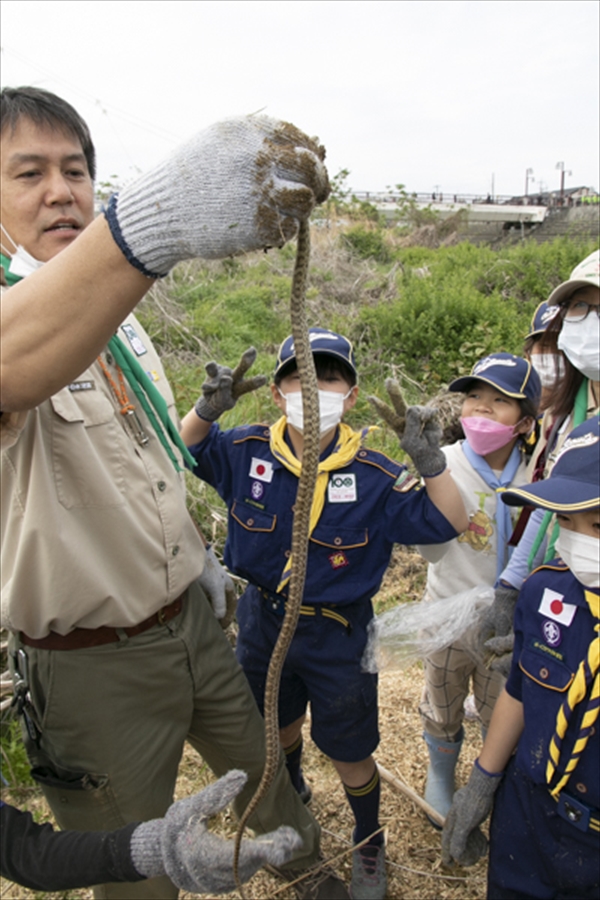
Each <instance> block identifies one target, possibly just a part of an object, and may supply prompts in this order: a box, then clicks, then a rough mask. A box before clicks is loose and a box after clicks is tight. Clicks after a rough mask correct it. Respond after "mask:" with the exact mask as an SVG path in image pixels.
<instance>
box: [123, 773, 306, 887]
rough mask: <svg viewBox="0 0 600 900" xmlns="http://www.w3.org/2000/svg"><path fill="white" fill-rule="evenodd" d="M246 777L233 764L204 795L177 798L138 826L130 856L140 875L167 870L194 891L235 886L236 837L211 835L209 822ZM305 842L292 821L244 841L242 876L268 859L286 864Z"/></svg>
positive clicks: (174, 879)
mask: <svg viewBox="0 0 600 900" xmlns="http://www.w3.org/2000/svg"><path fill="white" fill-rule="evenodd" d="M246 780H247V775H246V773H245V772H241V771H239V770H238V769H232V771H231V772H228V773H227V775H225V776H223V778H220V779H219V780H218V781H216V782H215V783H214V784H211V785H209V787H207V788H205V789H204V790H203V791H200V793H199V794H196V795H195V796H193V797H187V798H186V799H185V800H179V801H178V802H177V803H173V804H172V805H171V806H170V807H169V809H168V810H167V812H166V815H165V816H164V818H162V819H152V820H151V821H150V822H142V824H141V825H138V827H137V828H136V829H135V831H134V832H133V834H132V835H131V845H130V849H131V861H132V862H133V865H134V866H135V868H136V869H137V870H138V872H139V873H140V875H144V876H145V877H146V878H155V877H156V876H157V875H168V876H169V878H170V879H171V881H172V882H173V883H174V884H175V885H177V887H178V888H181V890H184V891H190V892H191V893H192V894H210V895H213V894H225V893H227V892H229V891H233V890H235V887H236V884H235V880H234V877H233V848H234V841H233V840H230V841H228V840H225V839H224V838H221V837H218V836H217V835H216V834H212V833H211V832H210V831H208V829H207V827H206V822H207V820H208V819H209V818H210V817H211V816H213V815H215V814H216V813H218V812H219V811H220V810H222V809H224V808H225V807H226V806H227V805H228V804H229V803H231V801H232V800H233V799H234V797H236V796H237V795H238V794H239V792H240V791H241V790H242V788H243V787H244V785H245V783H246ZM301 846H302V839H301V838H300V836H299V835H298V833H297V832H296V831H294V829H293V828H290V827H289V826H287V825H282V826H281V827H280V828H278V829H277V831H272V832H270V833H269V834H265V835H262V836H261V837H259V838H256V839H255V840H243V841H242V844H241V849H240V859H239V875H240V880H241V881H242V882H244V881H248V879H249V878H251V877H252V876H253V875H254V873H255V872H256V871H257V870H258V869H260V868H261V866H263V865H265V863H270V864H271V865H275V866H279V865H282V864H283V863H286V862H287V861H288V860H289V859H290V858H291V857H292V856H293V854H294V853H295V851H296V850H298V849H299V848H300V847H301Z"/></svg>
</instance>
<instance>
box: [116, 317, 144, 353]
mask: <svg viewBox="0 0 600 900" xmlns="http://www.w3.org/2000/svg"><path fill="white" fill-rule="evenodd" d="M121 328H122V329H123V334H124V335H125V337H126V338H127V340H128V341H129V343H130V345H131V349H132V350H133V352H134V353H135V355H136V356H143V355H144V353H147V352H148V351H147V350H146V348H145V347H144V344H143V342H142V339H141V337H140V336H139V334H138V333H137V331H136V330H135V328H134V327H133V325H121Z"/></svg>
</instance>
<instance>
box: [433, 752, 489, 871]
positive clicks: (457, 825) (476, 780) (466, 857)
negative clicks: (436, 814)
mask: <svg viewBox="0 0 600 900" xmlns="http://www.w3.org/2000/svg"><path fill="white" fill-rule="evenodd" d="M501 780H502V779H501V778H500V777H499V776H497V775H496V776H495V775H486V774H485V772H482V770H481V769H479V768H477V766H476V765H474V766H473V769H472V771H471V777H470V778H469V780H468V782H467V784H466V785H465V787H464V788H461V789H460V791H457V792H456V794H455V795H454V799H453V801H452V806H451V807H450V811H449V812H448V815H447V816H446V821H445V823H444V830H443V832H442V862H443V863H444V865H446V866H447V865H450V863H451V862H452V860H453V859H454V860H456V862H457V863H460V865H461V866H474V865H475V863H476V862H477V860H479V859H481V857H482V856H485V854H486V853H487V846H488V840H487V838H486V836H485V835H484V834H483V832H482V831H481V829H480V828H479V826H480V825H481V823H482V822H485V820H486V819H487V817H488V816H489V814H490V812H491V811H492V806H493V805H494V794H495V793H496V790H497V788H498V786H499V784H500V782H501Z"/></svg>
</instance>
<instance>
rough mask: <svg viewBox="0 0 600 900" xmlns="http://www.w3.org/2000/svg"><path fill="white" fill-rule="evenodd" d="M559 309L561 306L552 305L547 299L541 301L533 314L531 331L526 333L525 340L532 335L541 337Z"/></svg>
mask: <svg viewBox="0 0 600 900" xmlns="http://www.w3.org/2000/svg"><path fill="white" fill-rule="evenodd" d="M559 310H560V306H550V304H549V303H546V301H545V300H544V301H543V302H542V303H540V304H539V306H538V307H537V309H536V311H535V312H534V314H533V318H532V319H531V325H530V328H529V332H528V334H526V335H525V340H527V339H528V338H532V337H539V336H540V334H543V333H544V332H545V330H546V328H547V327H548V325H549V324H550V322H551V321H552V319H553V318H554V316H555V315H556V314H557V313H558V312H559Z"/></svg>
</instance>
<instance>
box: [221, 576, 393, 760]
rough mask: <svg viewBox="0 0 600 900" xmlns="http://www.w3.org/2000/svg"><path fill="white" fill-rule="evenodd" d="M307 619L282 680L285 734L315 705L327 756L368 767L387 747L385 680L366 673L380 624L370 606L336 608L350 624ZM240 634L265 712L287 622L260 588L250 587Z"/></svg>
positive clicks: (317, 731)
mask: <svg viewBox="0 0 600 900" xmlns="http://www.w3.org/2000/svg"><path fill="white" fill-rule="evenodd" d="M311 609H314V610H315V614H314V615H301V616H300V618H299V620H298V627H297V629H296V633H295V634H294V638H293V640H292V645H291V647H290V649H289V652H288V655H287V658H286V661H285V663H284V667H283V672H282V675H281V687H280V691H279V726H280V728H285V727H286V726H287V725H291V724H292V722H295V721H296V719H299V718H300V717H301V716H303V715H304V713H305V712H306V707H307V704H308V703H310V707H311V721H312V726H311V737H312V739H313V741H314V742H315V744H316V745H317V747H318V748H319V750H321V751H322V752H323V753H325V754H326V755H327V756H329V757H330V758H331V759H336V760H339V761H340V762H360V761H361V760H363V759H366V758H367V757H368V756H369V755H370V754H371V753H373V751H374V750H375V748H376V747H377V745H378V743H379V729H378V723H377V675H373V674H371V673H368V672H363V671H362V670H361V665H360V662H361V658H362V655H363V651H364V649H365V645H366V641H367V626H368V624H369V622H370V621H371V619H372V618H373V608H372V605H371V603H370V602H368V603H364V602H362V603H353V604H350V605H349V606H337V607H329V609H331V610H334V614H339V615H341V616H343V617H344V618H345V619H347V620H348V622H349V623H350V628H348V627H346V626H345V625H344V623H343V622H340V621H338V620H337V619H336V618H328V617H327V616H326V615H323V614H322V610H321V609H320V608H319V606H315V607H311ZM237 619H238V623H239V629H240V630H239V634H238V639H237V648H236V655H237V658H238V660H239V662H240V665H241V666H242V668H243V670H244V672H245V674H246V677H247V679H248V681H249V682H250V687H251V688H252V692H253V694H254V697H255V698H256V702H257V703H258V706H259V709H260V710H261V712H263V697H264V692H265V681H266V677H267V669H268V666H269V660H270V658H271V653H272V652H273V647H274V645H275V642H276V640H277V637H278V635H279V631H280V628H281V623H282V622H283V616H282V614H281V610H280V611H274V610H273V608H272V604H271V602H270V601H269V600H267V599H265V598H264V597H263V596H261V593H260V592H259V589H258V588H256V587H254V586H253V585H249V586H248V587H247V589H246V591H245V592H244V594H243V596H242V597H241V599H240V602H239V604H238V611H237Z"/></svg>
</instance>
